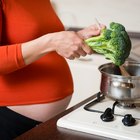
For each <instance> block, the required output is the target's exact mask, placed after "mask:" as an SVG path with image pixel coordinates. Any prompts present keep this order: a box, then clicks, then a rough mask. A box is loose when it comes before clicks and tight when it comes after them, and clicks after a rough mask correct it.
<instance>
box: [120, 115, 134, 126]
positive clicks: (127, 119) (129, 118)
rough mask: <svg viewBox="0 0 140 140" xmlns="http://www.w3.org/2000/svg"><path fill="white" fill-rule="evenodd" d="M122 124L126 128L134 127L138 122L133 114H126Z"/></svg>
mask: <svg viewBox="0 0 140 140" xmlns="http://www.w3.org/2000/svg"><path fill="white" fill-rule="evenodd" d="M122 122H123V124H124V125H125V126H133V125H135V122H136V120H135V118H133V117H132V115H131V114H126V115H125V116H124V118H123V119H122Z"/></svg>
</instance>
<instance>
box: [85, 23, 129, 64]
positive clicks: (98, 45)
mask: <svg viewBox="0 0 140 140" xmlns="http://www.w3.org/2000/svg"><path fill="white" fill-rule="evenodd" d="M85 42H86V44H87V45H88V46H90V47H91V48H92V49H93V50H94V51H95V52H97V53H100V54H103V55H104V56H105V57H106V58H107V59H110V60H111V61H112V62H113V63H114V64H115V65H117V66H120V65H122V64H123V63H124V62H125V60H126V58H128V56H129V54H130V50H131V40H130V38H129V35H128V34H127V32H126V30H125V27H124V26H123V25H121V24H120V23H115V22H111V23H110V28H105V29H102V31H101V34H100V35H99V36H95V37H91V38H88V39H86V40H85Z"/></svg>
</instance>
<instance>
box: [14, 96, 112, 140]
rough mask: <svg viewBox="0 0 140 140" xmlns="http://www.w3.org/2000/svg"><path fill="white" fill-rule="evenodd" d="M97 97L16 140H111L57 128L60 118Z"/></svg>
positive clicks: (85, 101) (90, 98)
mask: <svg viewBox="0 0 140 140" xmlns="http://www.w3.org/2000/svg"><path fill="white" fill-rule="evenodd" d="M95 96H96V95H92V96H91V97H89V98H87V99H85V100H84V101H82V102H80V103H78V104H77V105H75V106H73V107H71V108H69V109H68V110H66V111H64V112H62V113H60V114H58V115H57V116H55V117H54V118H52V119H50V120H48V121H46V122H45V123H42V124H40V125H38V126H37V127H35V128H33V129H31V130H29V131H28V132H26V133H24V134H22V135H21V136H19V137H17V138H16V139H15V140H78V139H79V140H111V139H109V138H105V137H101V136H96V135H91V134H87V133H82V132H78V131H72V130H69V129H64V128H60V127H57V125H56V123H57V120H58V119H59V118H61V117H62V116H64V115H66V114H68V113H69V112H71V111H73V110H75V109H77V108H78V107H80V106H82V105H83V104H85V103H87V102H89V101H91V100H92V99H93V98H95Z"/></svg>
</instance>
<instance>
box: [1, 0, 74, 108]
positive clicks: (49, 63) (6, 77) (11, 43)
mask: <svg viewBox="0 0 140 140" xmlns="http://www.w3.org/2000/svg"><path fill="white" fill-rule="evenodd" d="M62 30H64V27H63V25H62V23H61V22H60V20H59V19H58V17H57V15H56V14H55V12H54V10H53V8H52V6H51V3H50V0H1V3H0V44H1V46H0V106H7V105H20V104H34V103H46V102H52V101H56V100H59V99H62V98H64V97H66V96H68V95H70V94H72V92H73V81H72V77H71V73H70V69H69V67H68V64H67V62H66V61H65V59H64V58H63V57H61V56H60V55H58V54H57V53H56V52H52V53H49V54H47V55H45V56H44V57H42V58H40V59H39V60H37V61H36V62H34V63H32V64H30V65H28V66H26V65H25V63H24V60H23V57H22V52H21V44H22V43H23V42H26V41H29V40H32V39H35V38H37V37H39V36H41V35H44V34H47V33H50V32H57V31H62Z"/></svg>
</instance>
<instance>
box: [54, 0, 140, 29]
mask: <svg viewBox="0 0 140 140" xmlns="http://www.w3.org/2000/svg"><path fill="white" fill-rule="evenodd" d="M51 1H52V3H53V5H54V7H55V10H56V12H57V13H58V15H59V17H60V18H61V20H62V21H63V23H64V25H65V26H67V27H69V26H72V27H86V26H88V25H91V24H93V23H94V18H95V17H96V18H98V20H99V21H100V22H102V23H104V24H106V25H108V24H109V23H110V22H111V21H115V22H120V23H122V24H123V25H125V27H126V29H127V30H128V31H133V32H140V15H139V11H140V1H139V0H51Z"/></svg>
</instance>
